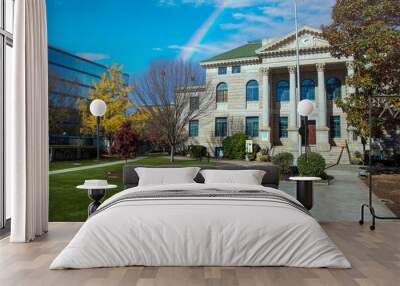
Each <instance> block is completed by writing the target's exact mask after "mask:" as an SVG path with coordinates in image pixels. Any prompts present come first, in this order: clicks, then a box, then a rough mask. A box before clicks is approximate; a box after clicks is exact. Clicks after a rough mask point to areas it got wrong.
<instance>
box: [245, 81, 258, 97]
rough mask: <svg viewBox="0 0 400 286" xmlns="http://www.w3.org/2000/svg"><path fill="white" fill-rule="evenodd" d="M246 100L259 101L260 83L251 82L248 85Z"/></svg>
mask: <svg viewBox="0 0 400 286" xmlns="http://www.w3.org/2000/svg"><path fill="white" fill-rule="evenodd" d="M246 100H247V101H258V82H257V81H256V80H251V81H249V82H248V83H247V85H246Z"/></svg>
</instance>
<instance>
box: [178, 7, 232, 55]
mask: <svg viewBox="0 0 400 286" xmlns="http://www.w3.org/2000/svg"><path fill="white" fill-rule="evenodd" d="M228 1H229V0H225V1H223V2H222V3H221V4H220V5H218V7H217V8H216V9H215V10H214V12H213V13H212V14H211V15H210V16H209V17H208V18H207V20H206V21H205V22H204V23H203V24H202V25H201V26H200V28H199V29H198V30H197V31H196V33H194V35H193V36H192V38H191V39H190V40H189V42H187V43H186V45H185V48H183V49H182V52H181V53H180V55H179V57H180V58H181V59H183V60H184V61H187V60H190V58H191V57H192V55H193V53H194V52H195V51H196V47H197V46H198V45H199V44H200V43H201V41H202V40H203V39H204V37H205V36H206V35H207V33H208V31H209V30H210V29H211V27H212V26H213V25H214V24H215V22H216V21H217V19H218V17H219V16H220V15H221V14H222V12H223V11H224V10H225V8H226V5H227V2H228Z"/></svg>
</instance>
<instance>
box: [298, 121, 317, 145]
mask: <svg viewBox="0 0 400 286" xmlns="http://www.w3.org/2000/svg"><path fill="white" fill-rule="evenodd" d="M302 128H304V121H303V120H302ZM303 130H304V129H303ZM307 141H308V142H307V143H308V145H316V144H317V129H316V122H315V120H308V128H307ZM305 143H306V141H305V138H304V136H302V137H301V144H302V145H303V146H305V145H306V144H305Z"/></svg>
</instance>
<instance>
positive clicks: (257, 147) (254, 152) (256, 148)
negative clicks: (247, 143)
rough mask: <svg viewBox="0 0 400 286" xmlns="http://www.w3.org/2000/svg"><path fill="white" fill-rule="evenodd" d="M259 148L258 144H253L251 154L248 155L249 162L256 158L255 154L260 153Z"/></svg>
mask: <svg viewBox="0 0 400 286" xmlns="http://www.w3.org/2000/svg"><path fill="white" fill-rule="evenodd" d="M260 150H261V147H260V145H258V144H253V152H252V153H251V154H248V157H249V159H250V161H254V160H256V158H257V153H258V152H260Z"/></svg>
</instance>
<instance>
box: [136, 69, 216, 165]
mask: <svg viewBox="0 0 400 286" xmlns="http://www.w3.org/2000/svg"><path fill="white" fill-rule="evenodd" d="M134 86H135V97H134V101H135V102H136V104H137V105H139V106H142V108H145V109H146V110H147V111H148V112H149V113H150V114H151V117H152V120H153V121H154V124H156V125H157V126H158V127H159V128H160V133H161V134H162V135H163V136H164V137H165V139H166V140H167V142H168V144H169V145H170V148H171V161H173V160H174V151H175V150H176V147H177V146H178V145H179V144H181V143H182V142H184V141H185V140H186V139H187V133H188V132H187V130H186V127H187V126H188V124H189V122H190V121H192V120H195V119H196V120H198V119H200V118H202V117H203V116H205V115H207V114H208V113H209V112H210V107H213V106H214V105H215V96H214V92H213V88H212V87H211V84H210V83H206V82H205V73H204V71H203V69H202V67H200V66H199V65H197V64H193V63H190V62H184V61H158V62H154V63H153V64H152V65H151V66H150V68H149V70H148V71H147V72H146V73H144V74H143V75H142V76H140V77H138V78H136V79H135V80H134ZM193 99H194V100H193ZM191 103H192V106H191ZM193 105H195V106H193Z"/></svg>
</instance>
